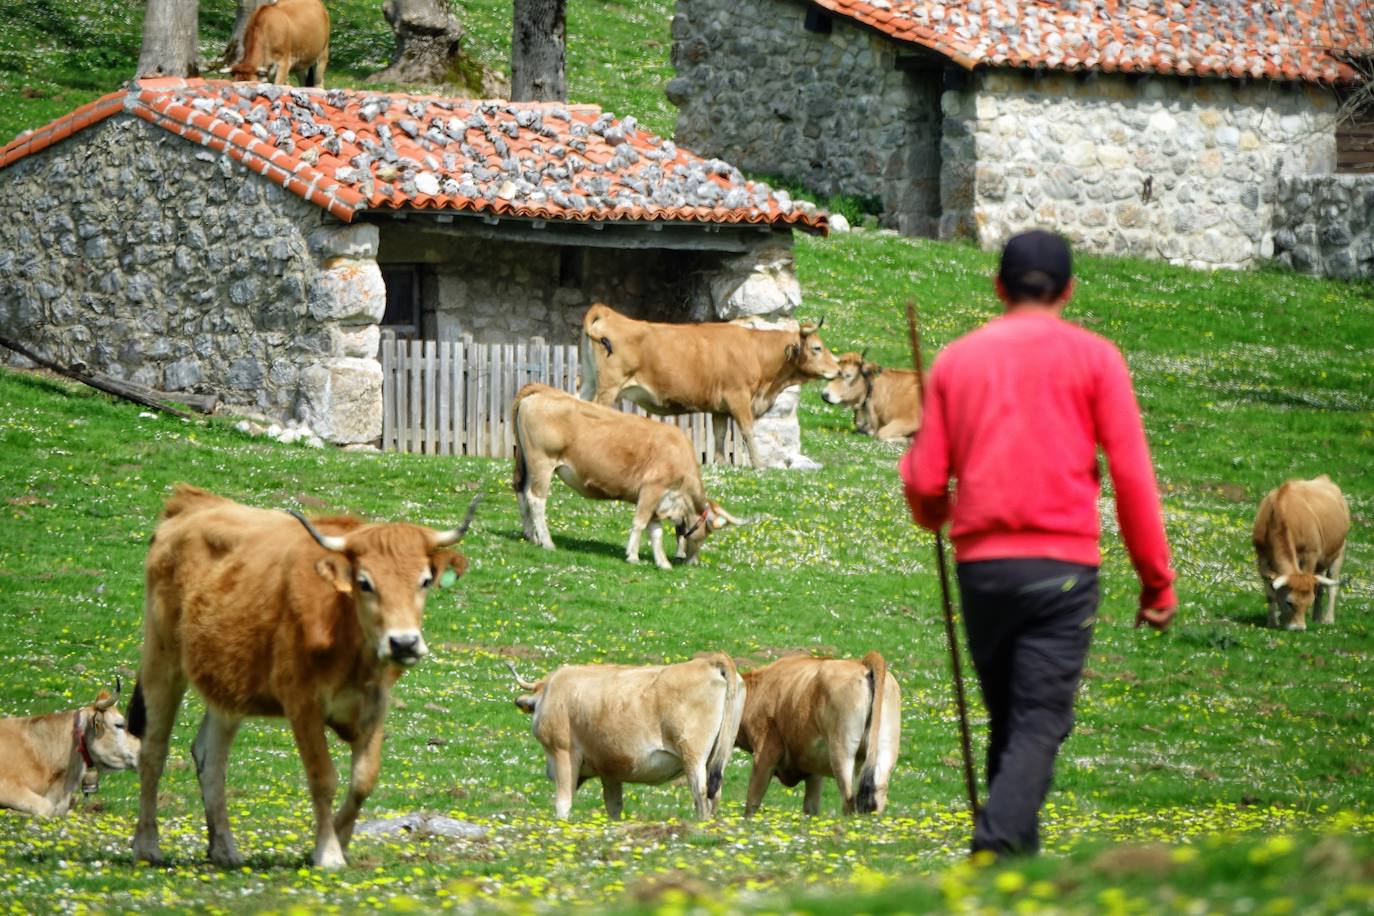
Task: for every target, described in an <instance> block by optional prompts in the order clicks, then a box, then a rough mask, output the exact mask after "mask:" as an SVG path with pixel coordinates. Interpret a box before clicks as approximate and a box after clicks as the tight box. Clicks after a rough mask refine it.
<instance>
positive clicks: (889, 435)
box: [878, 420, 916, 442]
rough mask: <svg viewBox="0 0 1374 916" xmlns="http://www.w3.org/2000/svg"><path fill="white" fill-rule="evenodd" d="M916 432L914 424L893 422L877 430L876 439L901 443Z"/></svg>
mask: <svg viewBox="0 0 1374 916" xmlns="http://www.w3.org/2000/svg"><path fill="white" fill-rule="evenodd" d="M914 432H916V424H914V423H912V422H911V421H910V420H893V421H892V422H891V423H889V424H887V425H886V426H884V427H883V428H882V429H880V430H878V438H879V439H882V440H883V441H884V442H901V441H903V440H905V439H906V438H907V437H909V436H910V435H911V434H912V433H914Z"/></svg>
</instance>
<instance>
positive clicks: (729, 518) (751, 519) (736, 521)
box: [712, 505, 758, 526]
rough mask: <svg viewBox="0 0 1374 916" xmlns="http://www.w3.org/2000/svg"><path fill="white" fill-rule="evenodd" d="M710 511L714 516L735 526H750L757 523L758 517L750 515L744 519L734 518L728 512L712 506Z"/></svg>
mask: <svg viewBox="0 0 1374 916" xmlns="http://www.w3.org/2000/svg"><path fill="white" fill-rule="evenodd" d="M712 511H713V512H714V513H715V514H716V515H719V516H720V517H721V518H723V519H725V520H726V521H727V522H729V523H730V524H732V525H736V526H743V525H752V524H754V522H756V521H758V517H757V516H752V515H751V516H748V517H746V518H735V517H734V516H733V515H731V514H730V513H729V512H726V511H725V509H724V508H722V507H721V506H719V505H716V506H713V507H712Z"/></svg>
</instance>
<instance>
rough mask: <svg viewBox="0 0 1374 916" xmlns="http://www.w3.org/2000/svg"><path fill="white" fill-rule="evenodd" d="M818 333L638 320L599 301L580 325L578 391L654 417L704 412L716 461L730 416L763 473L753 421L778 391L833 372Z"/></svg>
mask: <svg viewBox="0 0 1374 916" xmlns="http://www.w3.org/2000/svg"><path fill="white" fill-rule="evenodd" d="M819 328H820V325H819V324H816V325H812V324H804V325H802V326H801V328H800V329H799V330H796V331H784V330H760V329H758V328H748V327H744V326H743V325H739V324H731V323H728V322H711V323H707V324H665V323H662V322H656V321H637V320H635V319H633V318H627V317H626V316H624V315H622V314H620V313H619V312H616V311H614V310H613V309H612V308H611V307H610V306H608V305H602V304H600V303H598V304H596V305H593V306H592V307H591V308H589V309H587V314H586V315H585V316H583V319H582V344H581V361H582V382H581V385H580V393H581V395H582V398H583V399H584V400H588V401H595V402H596V403H598V404H602V405H605V406H607V407H609V406H611V405H612V404H614V403H615V401H616V399H617V398H626V399H627V400H630V401H633V402H634V403H636V404H638V405H639V406H640V407H642V408H644V409H645V410H646V411H648V412H649V413H654V414H665V415H666V414H682V413H694V412H698V411H700V412H702V413H709V414H711V415H712V428H713V430H714V432H715V440H716V456H717V459H718V460H723V459H724V453H725V422H726V418H732V419H734V421H735V425H736V426H738V427H739V431H740V434H741V435H743V436H744V441H745V443H746V444H747V445H748V446H749V457H750V460H751V461H753V463H754V467H762V458H761V456H760V455H759V450H758V444H757V443H756V442H755V441H754V420H755V419H756V418H758V417H760V416H762V415H763V414H764V413H765V412H766V411H767V410H768V408H770V407H772V406H773V402H774V401H775V400H777V397H778V395H779V394H781V393H782V391H783V390H784V389H785V388H789V387H791V386H793V385H798V384H801V383H802V382H808V381H811V380H812V379H817V378H826V379H829V378H834V377H835V374H836V373H837V372H839V365H838V364H837V363H836V362H835V356H834V354H833V353H831V352H830V351H829V350H828V349H826V346H825V343H824V342H823V341H822V340H821V338H820V336H819V335H817V334H816V331H817V330H819Z"/></svg>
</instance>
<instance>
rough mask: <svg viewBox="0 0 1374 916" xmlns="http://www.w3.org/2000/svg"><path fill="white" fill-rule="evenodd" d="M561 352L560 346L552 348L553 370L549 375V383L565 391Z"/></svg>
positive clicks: (562, 352) (562, 351) (566, 388)
mask: <svg viewBox="0 0 1374 916" xmlns="http://www.w3.org/2000/svg"><path fill="white" fill-rule="evenodd" d="M563 354H564V349H563V348H562V347H558V346H555V347H554V348H553V359H552V364H553V366H552V368H553V371H552V373H551V374H550V375H549V385H550V386H552V387H554V388H561V389H562V390H564V391H567V390H568V386H567V385H566V384H564V382H563Z"/></svg>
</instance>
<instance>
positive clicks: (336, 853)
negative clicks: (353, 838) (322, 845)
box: [315, 846, 348, 869]
mask: <svg viewBox="0 0 1374 916" xmlns="http://www.w3.org/2000/svg"><path fill="white" fill-rule="evenodd" d="M347 864H348V863H347V862H346V861H344V855H343V850H342V849H340V848H339V847H337V846H335V847H334V848H332V849H326V850H325V851H324V852H322V853H321V852H316V853H315V867H316V868H327V869H335V868H343V867H344V866H345V865H347Z"/></svg>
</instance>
